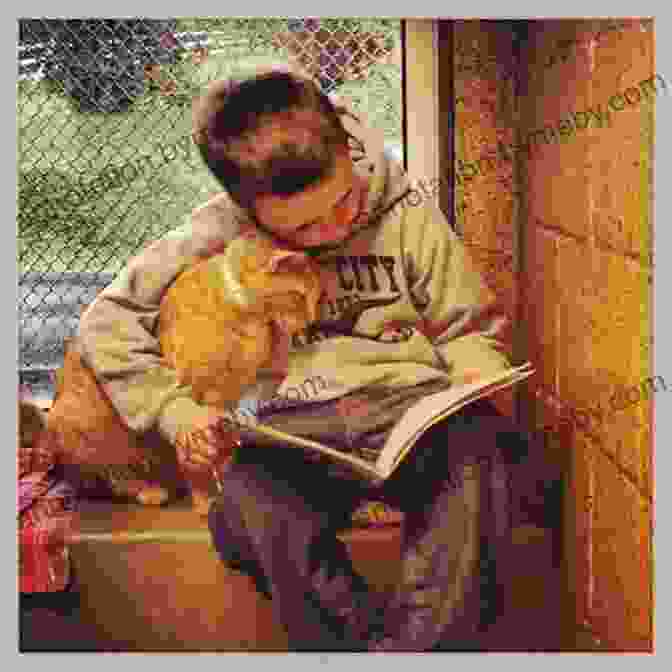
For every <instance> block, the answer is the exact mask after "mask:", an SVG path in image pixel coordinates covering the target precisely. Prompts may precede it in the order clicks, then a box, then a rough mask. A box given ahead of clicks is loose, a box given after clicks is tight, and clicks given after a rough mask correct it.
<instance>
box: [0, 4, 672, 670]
mask: <svg viewBox="0 0 672 672" xmlns="http://www.w3.org/2000/svg"><path fill="white" fill-rule="evenodd" d="M253 4H254V5H255V6H254V8H253V10H252V7H251V3H249V2H248V3H245V9H247V10H251V11H249V12H248V13H247V14H246V15H247V16H277V15H295V16H316V15H317V16H320V15H321V16H335V15H336V16H338V15H340V16H357V15H360V16H397V17H400V18H404V17H403V15H401V14H396V15H395V14H391V13H390V9H393V8H394V9H397V7H392V6H391V5H390V4H389V2H384V1H382V0H377V1H373V2H369V3H367V5H366V9H368V10H369V12H370V13H368V14H364V15H362V14H360V11H359V10H361V9H363V7H362V6H361V3H356V2H354V1H352V0H350V1H349V2H345V3H343V2H341V3H339V4H338V6H335V5H329V6H318V5H315V4H314V3H309V2H306V1H305V0H304V1H303V2H285V3H283V4H282V7H280V6H278V5H276V4H275V3H271V2H268V0H262V1H261V2H255V3H253ZM661 4H662V3H659V2H642V1H640V2H637V3H626V2H624V1H623V0H610V2H606V0H602V1H600V2H592V3H590V6H588V5H587V3H586V2H585V0H584V1H577V0H565V1H564V2H563V3H562V4H561V8H562V10H563V11H562V13H559V12H558V13H556V12H553V13H547V14H544V15H541V16H540V15H539V9H540V5H539V4H538V3H536V2H534V1H533V0H515V1H514V0H509V2H507V3H506V6H505V8H506V10H507V11H506V13H504V12H502V10H503V9H504V7H503V6H502V4H501V3H500V2H497V1H496V0H490V1H489V2H484V1H483V0H471V1H470V2H466V1H464V0H463V1H462V2H461V3H457V2H453V3H450V5H449V6H447V5H446V4H445V3H444V2H440V1H439V0H424V1H420V2H417V1H416V2H414V3H413V5H412V9H413V11H414V17H423V16H424V17H440V18H474V17H482V18H530V19H533V18H535V17H536V18H542V17H543V18H546V17H548V18H561V17H567V18H569V17H581V16H589V15H590V16H605V17H607V16H617V17H618V16H629V15H632V12H633V10H637V15H638V16H653V17H655V31H656V32H655V35H656V71H657V72H660V73H662V74H663V75H664V76H666V77H667V78H668V80H672V58H670V42H668V41H667V39H666V38H668V37H669V36H670V21H669V20H668V18H667V16H665V15H661V14H660V13H659V11H658V10H659V7H660V5H661ZM228 7H229V6H228V5H225V4H224V3H220V2H215V1H214V0H200V1H197V2H192V3H189V5H188V6H186V5H185V4H184V3H180V2H178V1H177V0H167V1H165V2H163V3H158V2H151V3H148V2H144V3H140V6H139V3H137V1H136V2H130V1H129V0H117V2H115V3H114V6H113V7H110V8H109V9H114V11H113V12H104V13H103V14H102V15H116V16H136V15H149V16H156V17H161V16H166V15H168V14H174V15H177V16H186V15H189V16H199V15H200V16H207V15H219V14H222V10H223V9H225V8H226V9H228ZM91 8H92V7H91V5H90V3H85V2H82V1H81V0H66V1H64V2H59V3H58V4H57V6H54V4H53V3H51V2H48V1H45V0H39V1H36V0H28V1H24V2H22V3H20V5H19V9H18V10H17V13H15V14H13V15H12V16H8V17H6V19H7V20H6V21H4V22H3V23H2V34H3V37H4V39H3V40H2V41H1V45H2V48H3V49H5V50H6V58H4V59H2V61H1V63H2V66H1V67H2V71H3V73H4V76H5V81H6V84H7V88H6V91H7V92H8V91H9V86H12V87H13V86H14V77H15V73H16V70H15V65H14V63H15V60H14V59H15V45H16V19H17V18H18V17H19V16H41V15H42V16H44V15H46V16H54V15H61V16H69V15H70V16H85V15H90V10H91ZM240 8H241V7H240V6H237V7H236V9H240ZM401 8H402V7H399V9H401ZM403 9H411V7H410V6H406V7H403ZM55 10H57V11H55ZM320 10H321V11H320ZM325 10H326V11H325ZM336 10H339V11H336ZM348 10H350V12H348ZM448 12H450V14H449V13H448ZM94 15H99V16H100V15H101V14H100V13H96V14H94ZM671 42H672V41H671ZM5 98H8V99H9V98H10V96H9V95H6V96H5ZM670 105H672V101H670V100H668V99H666V98H665V97H661V99H660V100H659V102H658V110H659V111H658V114H657V121H659V122H660V123H657V124H656V147H655V169H654V171H655V172H654V184H655V191H654V193H655V203H654V226H655V238H654V249H655V253H656V259H657V264H656V270H655V273H654V333H655V336H654V369H653V370H654V373H660V374H661V375H667V376H670V375H672V354H671V353H670V352H669V351H667V350H666V345H667V344H668V343H669V342H670V341H667V339H666V338H665V336H666V334H667V333H669V332H666V327H667V326H668V325H667V318H668V316H667V315H666V314H665V307H666V306H665V304H663V292H665V290H666V289H667V284H668V283H666V282H665V280H666V279H668V280H669V278H665V275H669V273H670V270H669V267H667V266H666V264H665V262H664V257H663V250H664V249H670V238H671V237H672V233H670V227H669V226H668V225H667V223H668V222H669V221H670V220H667V218H666V217H665V215H666V214H669V212H670V210H669V195H670V191H671V190H670V188H669V177H668V176H669V175H670V174H672V170H671V167H670V152H669V148H670V138H671V136H672V127H671V126H670V123H669V122H668V119H669V118H671V117H672V114H671V112H672V109H668V106H670ZM15 110H16V108H15V106H14V107H13V108H10V107H9V105H7V106H6V108H5V111H4V113H3V115H4V117H5V123H4V129H5V131H4V132H5V134H6V135H7V136H9V137H7V138H6V142H5V144H4V145H3V147H4V152H3V154H4V161H5V162H6V164H9V161H10V160H11V159H12V158H13V156H14V155H13V152H12V151H11V148H14V152H15V151H16V141H15V138H16V133H15V131H14V132H13V129H15V128H16V121H15V119H16V117H15ZM12 136H13V137H12ZM15 165H16V163H15V162H14V163H12V164H11V165H7V170H6V172H5V173H4V175H5V177H6V176H7V175H9V179H8V180H6V181H5V183H4V184H5V187H4V189H5V191H6V192H9V193H8V194H7V193H6V196H7V198H6V202H14V203H16V182H15ZM7 185H9V186H7ZM14 214H15V216H16V206H14ZM15 221H16V220H14V222H13V225H10V224H9V223H8V222H6V224H5V226H4V227H3V230H2V236H3V238H4V239H5V240H6V244H4V245H2V246H1V247H2V254H3V255H4V259H3V262H4V263H2V265H0V270H1V272H2V276H3V281H4V282H3V290H2V292H1V293H0V296H1V297H2V299H3V301H4V302H5V304H4V306H6V307H5V314H6V315H10V314H14V313H13V311H15V310H16V306H17V299H18V297H17V295H16V289H14V291H12V288H16V281H15V278H16V277H18V268H17V261H16V224H15ZM668 291H669V290H668ZM14 324H15V325H16V322H15V323H14ZM2 334H3V336H2V339H3V343H2V346H3V347H2V348H1V349H0V351H1V352H2V356H3V357H4V358H5V360H6V361H5V365H4V366H3V368H2V371H3V372H4V373H5V375H3V376H2V383H3V385H2V392H3V399H2V401H3V404H2V406H1V408H3V409H5V410H4V412H3V418H5V419H6V417H7V415H6V414H7V413H8V411H7V409H14V410H13V411H12V412H10V413H9V419H10V425H11V423H12V422H13V431H10V432H9V433H8V436H7V438H8V444H9V445H7V446H6V447H5V451H4V459H5V460H6V467H5V469H3V470H2V473H3V474H4V475H5V476H4V478H5V479H6V482H5V487H3V488H2V492H3V497H5V498H6V501H5V503H4V506H3V509H2V510H3V527H4V534H5V537H4V539H5V545H6V546H7V547H8V548H11V549H12V550H11V551H9V550H8V551H7V552H6V553H5V554H3V561H2V564H3V567H2V570H3V571H2V572H1V576H2V578H3V581H5V582H6V585H5V589H4V591H3V593H4V594H5V595H6V596H7V595H9V596H11V597H10V599H5V601H4V604H5V606H4V618H3V625H4V627H3V628H2V633H3V637H4V640H5V641H4V644H5V646H4V647H3V652H5V653H4V654H3V655H2V660H3V662H4V661H5V660H7V659H8V658H9V659H10V660H11V659H13V658H15V657H16V658H17V660H16V661H14V660H11V663H14V662H17V663H19V664H20V665H21V667H22V668H24V667H25V668H27V669H29V668H32V667H35V668H37V667H38V666H40V667H43V666H44V664H45V663H53V662H55V663H56V665H60V664H63V665H64V666H65V665H67V667H68V668H69V669H71V670H78V669H82V670H83V669H88V668H89V666H90V665H92V664H93V665H95V666H96V667H100V668H101V669H104V668H108V667H114V668H115V669H116V668H117V667H118V666H119V665H120V664H122V665H124V666H127V665H128V666H129V668H133V669H142V668H145V666H147V665H148V664H149V665H151V666H154V665H159V666H161V668H162V669H175V670H182V669H183V668H184V666H185V665H192V664H194V663H196V662H197V661H198V666H199V667H201V665H206V666H207V667H208V668H212V669H221V666H222V665H224V666H230V665H233V666H235V669H241V668H247V669H250V668H252V669H257V667H261V668H262V669H264V668H266V667H267V666H273V668H275V669H277V668H278V667H279V668H282V670H285V669H287V670H288V672H295V670H297V669H298V668H300V667H305V669H314V668H315V666H316V665H318V666H319V667H320V668H324V667H325V666H332V667H335V666H340V665H347V666H348V667H350V666H354V667H355V668H359V669H364V668H366V669H367V670H368V669H370V668H372V667H374V668H375V667H377V666H380V668H381V669H382V668H383V667H384V668H385V670H386V671H388V672H390V671H391V669H393V670H394V671H395V672H396V670H397V669H399V670H400V672H401V671H402V670H403V671H404V672H405V671H406V670H407V669H408V667H409V665H412V666H416V665H421V666H423V667H424V666H425V665H430V666H432V668H435V669H437V670H438V669H445V667H446V665H461V664H463V663H465V662H466V664H467V665H468V666H469V668H470V669H471V668H472V666H476V667H477V668H480V667H481V666H487V665H488V663H489V662H492V663H504V664H505V665H508V664H511V665H515V666H516V667H519V666H527V665H531V666H532V665H533V666H535V668H536V667H537V666H538V665H539V663H542V664H548V663H550V664H552V665H553V664H556V665H557V666H558V667H559V666H560V665H562V666H565V665H566V664H568V663H569V664H574V663H575V662H578V661H577V658H579V659H580V660H581V662H584V659H585V658H588V657H589V658H590V662H598V664H604V665H609V666H613V665H614V664H617V665H618V664H619V663H620V662H621V661H622V660H623V658H624V657H623V655H621V656H617V657H615V656H614V655H613V654H612V655H610V656H609V658H608V660H607V659H606V658H605V657H604V656H598V658H594V657H593V656H591V654H573V656H572V658H571V660H566V659H564V656H563V655H561V654H537V655H536V656H534V657H533V656H532V655H531V654H525V653H522V654H490V655H488V656H479V655H473V654H471V655H469V654H397V655H396V656H394V657H384V658H381V657H380V656H373V657H372V656H366V654H265V655H262V654H254V653H250V654H234V653H231V654H194V655H191V654H186V657H185V655H179V656H178V655H174V654H169V655H167V654H135V655H133V656H130V655H129V654H112V655H106V656H101V655H98V654H84V653H81V654H42V655H38V656H36V655H30V654H23V655H21V656H20V655H19V654H18V653H16V651H17V642H18V636H17V619H16V613H17V610H16V601H15V597H14V595H15V594H16V564H15V563H16V556H15V554H14V553H15V547H13V548H12V546H11V542H10V541H9V540H12V539H15V529H16V527H15V526H16V519H15V517H14V516H11V514H10V512H13V510H14V509H13V506H14V504H15V492H16V485H15V481H14V480H13V479H14V476H15V471H14V470H15V468H16V467H15V461H14V454H13V453H14V448H13V446H14V445H15V444H14V440H15V439H14V433H13V432H14V431H16V410H15V409H16V404H15V400H16V389H17V382H18V376H17V373H16V362H17V361H18V351H17V345H18V343H17V331H16V330H15V329H14V330H7V329H5V330H4V331H3V332H2ZM671 402H672V398H671V397H670V395H659V396H657V398H656V411H655V434H654V442H655V443H654V468H655V475H656V477H657V479H656V483H658V482H663V483H664V481H662V480H661V479H663V478H665V476H666V475H667V473H669V465H670V459H671V458H670V452H669V451H668V450H666V449H665V448H666V447H667V445H669V444H668V443H667V441H666V439H667V440H669V439H670V438H671V431H670V422H671V418H672V413H670V404H671ZM655 493H656V496H655V505H654V506H655V509H654V510H655V512H656V514H655V518H656V520H662V521H663V525H662V526H658V525H656V528H655V534H654V558H655V560H654V572H655V574H654V586H655V590H654V595H655V597H654V605H655V616H654V619H655V620H654V623H655V625H654V646H655V651H656V653H655V654H654V655H653V656H645V657H646V658H647V659H648V660H650V661H652V660H655V659H658V658H660V657H661V656H664V654H665V650H666V648H667V646H668V645H667V642H666V637H665V634H666V628H665V626H666V625H667V624H668V623H669V620H668V618H669V614H666V611H667V608H668V606H667V603H668V600H667V599H665V598H667V597H668V596H669V579H668V578H667V577H666V572H665V571H662V572H661V571H656V570H657V569H658V568H661V567H662V568H663V569H665V568H666V567H668V566H670V563H669V562H666V560H669V554H668V549H669V539H668V538H667V536H668V533H667V531H666V529H665V528H666V525H665V522H664V521H665V513H667V511H669V500H668V504H667V505H666V498H668V496H669V495H668V494H667V488H665V487H663V488H660V490H659V489H656V491H655ZM10 500H14V501H10ZM7 605H9V608H7ZM658 635H660V636H658ZM91 655H93V656H96V657H95V658H94V659H93V660H92V659H90V656H91ZM467 655H469V659H468V661H466V660H465V656H467ZM540 655H541V656H543V659H540V658H539V656H540ZM593 655H594V654H593ZM630 655H636V654H630ZM6 656H7V657H6ZM45 656H48V659H47V658H45ZM118 656H123V660H119V658H118ZM147 656H151V657H150V658H147ZM220 656H225V658H221V657H220ZM344 656H345V657H346V658H347V660H343V657H344ZM363 656H364V657H363ZM410 656H414V657H413V659H412V660H409V657H410ZM444 656H450V659H449V660H448V659H445V658H444ZM54 657H55V658H56V660H53V661H52V660H51V658H54ZM638 657H641V656H638ZM627 662H628V664H629V663H630V662H631V661H627ZM655 662H659V661H658V660H655ZM11 663H10V664H11Z"/></svg>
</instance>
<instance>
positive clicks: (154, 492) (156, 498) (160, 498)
mask: <svg viewBox="0 0 672 672" xmlns="http://www.w3.org/2000/svg"><path fill="white" fill-rule="evenodd" d="M168 497H169V495H168V491H167V490H166V489H165V488H160V487H159V486H149V487H147V488H143V489H142V490H140V492H138V494H137V495H136V499H137V500H138V502H140V504H144V505H145V506H161V504H165V503H166V502H167V501H168Z"/></svg>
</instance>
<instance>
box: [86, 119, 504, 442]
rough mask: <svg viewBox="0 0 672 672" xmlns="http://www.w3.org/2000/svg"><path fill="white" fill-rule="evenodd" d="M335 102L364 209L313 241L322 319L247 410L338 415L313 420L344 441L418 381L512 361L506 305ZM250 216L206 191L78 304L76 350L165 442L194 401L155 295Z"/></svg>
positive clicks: (281, 356) (190, 413)
mask: <svg viewBox="0 0 672 672" xmlns="http://www.w3.org/2000/svg"><path fill="white" fill-rule="evenodd" d="M341 109H342V117H341V118H342V121H343V124H344V126H345V128H346V129H347V130H348V131H349V132H350V133H351V135H352V136H353V137H354V138H355V140H356V142H355V143H354V144H355V145H356V146H355V148H354V149H352V150H351V157H352V160H353V163H354V166H355V170H356V172H357V173H358V174H359V175H360V176H362V177H364V178H365V180H366V182H367V183H368V196H367V204H366V207H365V212H364V214H363V215H362V216H360V217H359V218H358V219H357V224H356V226H355V227H354V228H353V232H352V234H351V235H350V236H349V237H348V238H347V239H346V240H345V241H343V242H342V243H341V244H338V245H337V246H335V247H333V248H318V249H314V250H312V251H311V254H312V256H313V257H314V259H315V260H316V261H317V263H318V264H319V268H320V277H321V281H322V286H323V289H324V294H323V298H322V300H321V302H320V306H319V312H320V314H319V318H318V320H317V321H316V322H314V323H311V324H310V325H308V327H307V328H306V330H305V331H304V332H302V333H300V334H297V335H295V336H294V337H293V338H292V339H291V341H289V342H287V343H285V344H284V346H285V347H282V345H281V346H279V347H278V348H277V351H276V353H275V356H274V358H273V362H272V364H271V365H270V366H269V367H268V368H267V369H263V370H261V371H260V372H259V376H258V380H259V383H258V386H257V387H256V388H255V389H253V390H251V391H250V394H251V395H252V397H253V398H255V399H256V400H257V404H258V406H257V409H258V410H259V409H260V408H261V404H262V403H263V402H264V401H265V402H269V400H273V399H274V400H278V399H282V400H283V401H284V403H283V404H282V405H281V408H280V409H279V410H278V408H279V405H278V404H275V405H273V406H272V407H273V408H274V409H275V410H274V413H273V415H274V417H278V418H282V417H284V418H285V420H286V419H287V418H291V423H290V424H289V425H287V424H285V425H284V427H285V428H288V427H289V428H291V430H292V431H294V432H295V433H300V434H303V435H306V436H310V437H315V438H325V437H324V432H320V431H316V430H315V427H317V426H320V419H321V418H324V419H325V420H326V418H327V416H331V417H334V416H339V417H341V418H342V422H341V423H340V424H338V423H336V424H334V423H333V422H332V423H328V422H327V423H326V424H325V423H322V424H323V425H325V426H327V425H328V428H327V429H326V430H325V431H327V432H328V433H329V439H330V440H331V441H332V442H334V443H336V444H338V443H339V442H340V443H344V444H348V445H351V444H352V442H353V441H354V440H356V438H357V436H360V437H361V436H364V435H366V434H367V429H373V428H376V429H377V430H379V429H381V418H385V420H384V422H383V429H389V428H390V427H391V425H392V424H393V423H394V420H395V419H398V417H399V411H400V410H403V408H406V407H407V406H408V405H409V404H410V403H412V402H413V401H414V400H417V398H418V397H420V396H422V395H424V394H426V393H427V392H428V391H437V390H438V389H445V388H447V387H450V386H451V385H457V384H460V382H461V381H462V380H463V377H464V376H465V375H466V374H467V373H472V372H474V371H475V372H478V373H480V374H482V375H489V374H493V373H496V372H499V371H502V370H504V369H506V368H508V367H509V366H510V363H509V360H508V358H507V355H506V353H505V348H504V345H503V340H502V338H503V333H504V329H505V328H506V327H507V318H506V316H505V314H504V313H503V312H502V311H501V310H500V308H499V306H498V304H497V302H496V297H495V295H494V293H493V292H492V291H491V290H490V289H489V288H488V287H486V285H485V284H484V282H483V280H482V278H481V276H480V274H479V273H478V271H477V269H476V268H475V266H474V264H473V262H472V259H471V258H470V256H469V254H468V252H467V250H466V249H465V246H464V245H463V244H462V242H461V241H460V239H459V238H458V236H457V235H456V234H455V233H454V232H453V231H452V229H451V227H450V226H449V224H448V221H447V220H446V218H445V216H444V215H443V213H442V212H441V210H440V209H439V208H438V206H437V205H436V203H435V202H434V200H433V199H424V201H423V202H422V203H420V204H419V205H417V206H415V207H411V206H410V205H408V203H406V204H404V202H403V200H402V199H403V197H404V196H405V195H406V194H407V193H408V190H409V189H410V183H409V180H408V178H407V177H406V175H405V174H404V171H403V169H402V168H401V166H400V165H399V164H398V163H397V162H396V161H395V160H394V159H393V158H392V157H390V156H388V154H387V153H386V152H385V151H384V147H383V137H382V134H378V133H377V132H375V131H373V130H371V129H367V128H365V127H364V125H363V124H362V123H361V122H360V121H359V120H358V119H357V117H355V116H354V115H353V114H352V113H351V112H349V111H348V110H347V109H346V108H341ZM254 227H255V222H254V220H253V218H252V217H251V216H249V215H248V213H247V212H245V211H244V210H243V209H241V208H240V207H239V206H237V205H236V204H235V203H234V202H233V201H232V200H231V199H230V197H229V196H228V194H226V193H221V194H219V195H217V196H215V197H214V198H212V199H210V200H209V201H208V202H206V203H205V204H204V205H202V206H200V207H198V208H196V209H195V210H194V211H193V212H192V213H191V215H190V216H189V217H188V218H187V221H186V223H185V224H183V225H182V226H180V227H178V228H176V229H174V230H173V231H171V232H170V233H168V234H167V235H165V236H163V237H162V238H160V239H159V240H157V241H155V242H153V243H151V244H149V245H148V246H147V247H146V248H144V249H143V250H142V251H141V252H140V253H139V254H137V255H136V256H134V257H132V258H131V259H130V261H129V262H128V264H127V265H126V267H125V268H124V269H123V270H122V271H121V272H120V273H119V275H118V276H117V277H116V278H115V280H114V281H113V282H112V283H111V284H110V285H108V286H107V287H106V288H105V289H104V290H103V291H101V292H100V293H99V294H98V296H97V297H96V299H95V300H94V301H93V302H92V303H91V304H90V306H89V307H88V308H87V310H86V311H85V312H84V313H83V315H82V317H81V320H80V324H79V334H78V339H77V344H78V347H79V351H80V354H81V355H82V357H83V359H84V361H85V362H86V363H88V364H89V366H90V367H91V369H92V370H93V372H94V374H95V375H96V377H97V379H98V381H99V383H100V384H101V385H102V386H103V389H104V390H105V392H106V393H107V395H108V397H109V399H110V401H111V402H112V404H113V405H114V407H115V408H116V410H117V411H118V413H119V414H120V416H121V418H122V419H123V421H124V422H125V423H126V424H127V425H128V427H129V428H131V429H132V430H135V431H137V432H140V433H142V432H145V431H147V430H149V429H152V428H157V429H158V430H159V431H160V432H161V433H162V434H163V435H164V436H165V437H166V438H168V439H169V440H171V441H173V442H174V441H175V437H176V435H177V432H178V431H190V430H191V429H193V426H194V423H195V421H196V419H197V417H199V415H202V413H203V412H204V409H203V408H202V407H200V406H199V405H198V404H197V403H196V402H195V401H193V399H192V398H191V390H190V388H189V387H188V386H185V385H182V384H180V382H179V380H178V378H177V375H176V372H175V371H174V370H173V369H171V368H169V367H168V366H167V365H166V363H165V362H164V361H163V359H162V355H161V349H160V345H159V342H158V340H157V337H156V327H157V322H158V315H159V304H160V301H161V298H162V296H163V294H164V292H165V291H166V289H167V288H168V287H169V286H170V284H171V283H172V282H173V280H174V279H175V278H176V276H177V275H178V274H179V273H181V272H182V271H184V270H185V269H187V268H188V267H189V266H190V265H192V264H193V263H195V262H196V261H200V260H201V259H202V258H203V256H208V255H209V254H214V253H216V252H221V250H222V249H223V246H225V245H226V243H227V242H228V241H230V240H231V239H232V238H233V237H235V236H236V235H238V234H239V233H241V232H245V231H249V230H250V229H251V228H254ZM258 234H259V235H261V236H262V237H267V238H270V239H272V236H270V235H269V234H268V233H267V232H264V231H259V232H258ZM316 381H317V382H316ZM353 400H355V403H354V406H353V403H344V401H351V402H352V401H353ZM367 400H368V403H367ZM390 400H395V401H393V402H390ZM264 407H265V408H266V409H267V410H268V409H269V408H271V405H270V404H269V403H267V404H266V405H265V406H264ZM383 409H387V411H388V412H387V413H381V411H382V410H383ZM353 423H355V424H356V425H357V429H358V431H357V433H356V436H355V435H353V434H352V431H350V430H352V427H353ZM281 426H282V423H281ZM302 427H304V428H305V431H302V430H301V428H302ZM353 437H354V438H353Z"/></svg>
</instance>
